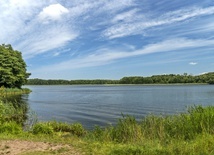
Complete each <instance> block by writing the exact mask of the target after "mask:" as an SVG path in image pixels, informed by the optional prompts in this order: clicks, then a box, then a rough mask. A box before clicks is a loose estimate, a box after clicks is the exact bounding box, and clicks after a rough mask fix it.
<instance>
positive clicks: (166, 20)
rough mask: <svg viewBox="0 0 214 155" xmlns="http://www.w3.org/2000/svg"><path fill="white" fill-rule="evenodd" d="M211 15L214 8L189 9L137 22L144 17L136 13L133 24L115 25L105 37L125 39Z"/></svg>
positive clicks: (107, 30) (107, 31)
mask: <svg viewBox="0 0 214 155" xmlns="http://www.w3.org/2000/svg"><path fill="white" fill-rule="evenodd" d="M211 14H214V7H207V8H188V9H181V10H176V11H172V12H168V13H166V14H163V15H162V16H160V17H159V18H156V19H147V20H145V19H143V20H136V21H135V18H139V16H142V15H139V14H137V13H135V14H133V21H132V22H122V23H119V24H115V25H113V26H111V27H110V28H108V29H106V30H105V31H104V32H103V35H104V36H106V37H108V38H109V39H113V38H119V37H124V36H128V35H135V34H142V32H143V30H145V29H148V28H152V27H156V26H163V25H167V24H172V23H177V22H182V21H185V20H188V19H191V18H194V17H199V16H204V15H211ZM142 17H143V16H142ZM142 17H140V18H142ZM115 18H117V17H115Z"/></svg>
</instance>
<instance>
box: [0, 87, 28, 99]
mask: <svg viewBox="0 0 214 155" xmlns="http://www.w3.org/2000/svg"><path fill="white" fill-rule="evenodd" d="M30 92H31V90H30V89H28V88H5V87H0V97H8V96H13V95H21V94H29V93H30Z"/></svg>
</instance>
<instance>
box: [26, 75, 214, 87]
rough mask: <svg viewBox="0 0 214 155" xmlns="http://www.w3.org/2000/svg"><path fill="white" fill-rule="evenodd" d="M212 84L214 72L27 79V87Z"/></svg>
mask: <svg viewBox="0 0 214 155" xmlns="http://www.w3.org/2000/svg"><path fill="white" fill-rule="evenodd" d="M185 83H186V84H189V83H190V84H214V72H210V73H206V74H202V75H197V76H193V75H188V74H187V73H184V74H182V75H180V74H167V75H153V76H150V77H143V76H130V77H123V78H121V79H120V80H103V79H95V80H61V79H59V80H53V79H49V80H44V79H38V78H35V79H29V80H28V81H27V85H85V84H89V85H93V84H185Z"/></svg>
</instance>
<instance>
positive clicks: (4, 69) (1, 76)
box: [0, 44, 30, 88]
mask: <svg viewBox="0 0 214 155" xmlns="http://www.w3.org/2000/svg"><path fill="white" fill-rule="evenodd" d="M29 76H30V74H29V73H27V72H26V63H25V62H24V60H23V59H22V55H21V52H19V51H16V50H13V48H12V46H11V45H4V44H3V45H0V87H1V86H4V87H6V88H21V86H22V85H24V84H25V83H26V82H27V78H28V77H29Z"/></svg>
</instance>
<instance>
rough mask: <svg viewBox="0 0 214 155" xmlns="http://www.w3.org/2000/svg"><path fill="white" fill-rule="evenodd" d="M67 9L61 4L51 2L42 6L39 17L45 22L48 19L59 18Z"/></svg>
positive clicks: (66, 12) (67, 11)
mask: <svg viewBox="0 0 214 155" xmlns="http://www.w3.org/2000/svg"><path fill="white" fill-rule="evenodd" d="M68 13H69V10H68V9H67V8H65V7H64V6H62V5H61V4H59V3H57V4H52V5H49V6H47V7H45V8H43V10H42V12H40V13H39V15H38V16H39V18H40V19H41V20H42V21H44V22H47V21H49V20H59V19H61V18H62V16H63V15H65V14H68Z"/></svg>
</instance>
